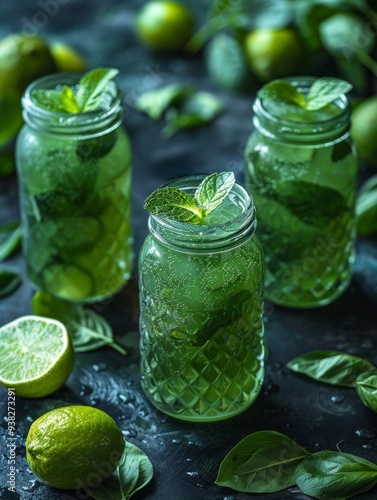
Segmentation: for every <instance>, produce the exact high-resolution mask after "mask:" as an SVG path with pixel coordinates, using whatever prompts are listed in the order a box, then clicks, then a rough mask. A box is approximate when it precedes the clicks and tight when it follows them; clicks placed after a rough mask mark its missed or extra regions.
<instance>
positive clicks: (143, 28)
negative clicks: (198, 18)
mask: <svg viewBox="0 0 377 500" xmlns="http://www.w3.org/2000/svg"><path fill="white" fill-rule="evenodd" d="M194 26H195V22H194V18H193V16H192V14H191V12H190V11H189V10H188V9H187V8H186V7H185V6H183V5H181V4H180V3H177V2H168V1H163V0H162V1H160V0H157V1H153V2H149V3H147V4H146V5H144V7H143V8H142V9H141V10H140V11H139V13H138V14H137V18H136V33H137V36H138V37H139V39H140V40H141V42H143V43H144V44H145V45H147V46H148V47H150V48H152V49H155V50H160V51H164V52H178V51H180V50H182V49H183V48H184V46H185V45H186V43H187V42H188V41H189V39H190V38H191V36H192V35H193V32H194Z"/></svg>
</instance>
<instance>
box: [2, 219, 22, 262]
mask: <svg viewBox="0 0 377 500" xmlns="http://www.w3.org/2000/svg"><path fill="white" fill-rule="evenodd" d="M21 236H22V229H21V225H20V223H19V222H8V223H7V224H3V225H2V226H0V262H1V261H2V260H5V259H7V258H8V257H10V256H11V255H13V254H14V253H15V252H16V251H17V250H18V249H19V248H20V245H21Z"/></svg>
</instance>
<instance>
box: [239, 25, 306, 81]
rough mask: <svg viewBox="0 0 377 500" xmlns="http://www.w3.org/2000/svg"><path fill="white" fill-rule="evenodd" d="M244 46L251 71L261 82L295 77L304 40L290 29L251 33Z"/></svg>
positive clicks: (268, 29) (247, 36)
mask: <svg viewBox="0 0 377 500" xmlns="http://www.w3.org/2000/svg"><path fill="white" fill-rule="evenodd" d="M244 47H245V53H246V57H247V60H248V62H249V66H250V69H251V70H252V72H253V73H254V74H255V75H256V77H257V78H258V79H259V80H260V81H262V82H268V81H270V80H273V79H274V78H280V77H283V76H289V75H292V74H294V73H295V71H296V69H297V68H298V65H299V63H300V62H301V60H302V57H303V52H304V50H303V41H302V40H301V38H300V36H299V35H298V33H297V32H296V31H295V30H294V29H292V28H284V29H278V30H276V29H270V28H262V29H258V30H255V31H252V32H250V33H248V34H247V35H246V37H245V40H244Z"/></svg>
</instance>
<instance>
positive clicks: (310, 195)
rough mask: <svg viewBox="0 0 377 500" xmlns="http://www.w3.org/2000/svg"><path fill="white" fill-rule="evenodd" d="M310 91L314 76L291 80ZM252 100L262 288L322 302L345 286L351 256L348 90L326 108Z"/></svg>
mask: <svg viewBox="0 0 377 500" xmlns="http://www.w3.org/2000/svg"><path fill="white" fill-rule="evenodd" d="M288 81H290V82H291V83H293V84H294V85H295V86H296V88H298V90H300V91H304V92H307V91H308V88H309V87H310V85H311V84H312V83H313V81H314V79H312V78H301V77H300V78H291V79H288ZM274 111H276V108H275V110H274V109H273V108H272V109H269V107H268V102H265V100H261V99H260V98H257V99H256V100H255V103H254V117H253V121H254V126H255V131H254V132H253V133H252V135H251V137H250V139H249V142H248V144H247V147H246V153H245V156H246V165H245V166H246V168H245V181H246V188H247V189H248V191H250V192H252V193H253V198H254V202H255V206H256V208H257V211H258V236H259V238H260V240H261V243H262V247H263V250H264V253H265V259H266V281H265V294H266V297H267V298H268V299H270V300H271V301H272V302H274V303H276V304H280V305H283V306H288V307H296V308H310V307H316V306H322V305H325V304H328V303H330V302H332V301H333V300H335V299H336V298H337V297H338V296H339V295H341V294H342V292H343V291H344V290H345V289H346V288H347V286H348V284H349V282H350V279H351V272H352V271H351V268H352V263H353V261H354V244H355V236H356V230H355V219H354V203H355V192H356V175H357V159H356V155H355V149H354V146H353V144H352V141H351V139H350V113H351V109H350V103H349V101H348V99H347V97H346V96H345V95H342V96H340V97H339V98H338V99H337V100H336V101H335V102H334V103H333V104H331V105H328V106H326V108H324V109H323V110H318V111H304V110H301V112H300V113H299V112H297V114H293V113H292V112H291V113H290V114H286V115H284V116H283V117H282V116H278V115H277V114H276V113H275V112H274Z"/></svg>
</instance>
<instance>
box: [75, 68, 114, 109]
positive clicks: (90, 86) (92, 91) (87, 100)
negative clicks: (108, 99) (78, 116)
mask: <svg viewBox="0 0 377 500" xmlns="http://www.w3.org/2000/svg"><path fill="white" fill-rule="evenodd" d="M118 73H119V71H118V70H117V69H113V68H97V69H94V70H93V71H89V73H86V74H85V75H84V76H83V77H82V78H81V79H80V81H79V85H78V89H77V93H76V100H77V103H78V105H79V108H80V111H81V112H83V113H86V112H88V111H94V110H95V109H97V108H98V106H99V104H100V102H101V99H102V96H103V93H104V91H105V89H106V86H107V84H108V83H109V81H110V80H112V79H113V78H114V77H115V76H116V75H117V74H118Z"/></svg>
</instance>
